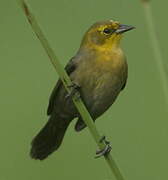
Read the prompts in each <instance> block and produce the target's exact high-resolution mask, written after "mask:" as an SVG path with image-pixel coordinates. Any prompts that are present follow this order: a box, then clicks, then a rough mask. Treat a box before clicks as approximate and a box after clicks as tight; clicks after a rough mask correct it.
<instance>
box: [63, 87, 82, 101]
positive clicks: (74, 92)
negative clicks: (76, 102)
mask: <svg viewBox="0 0 168 180" xmlns="http://www.w3.org/2000/svg"><path fill="white" fill-rule="evenodd" d="M68 87H69V88H71V91H70V93H68V94H67V95H66V96H65V98H66V99H68V98H72V97H73V96H74V95H76V99H78V98H80V93H79V89H80V86H79V85H78V84H76V83H72V84H71V85H69V86H68Z"/></svg>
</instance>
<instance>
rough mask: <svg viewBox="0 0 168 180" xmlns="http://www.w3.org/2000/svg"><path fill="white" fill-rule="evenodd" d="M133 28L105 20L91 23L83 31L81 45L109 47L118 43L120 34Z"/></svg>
mask: <svg viewBox="0 0 168 180" xmlns="http://www.w3.org/2000/svg"><path fill="white" fill-rule="evenodd" d="M131 29H134V27H133V26H128V25H123V24H120V23H119V22H118V21H113V20H107V21H101V22H97V23H95V24H93V25H92V26H91V27H90V28H89V29H88V31H87V32H86V33H85V35H84V38H83V40H82V43H81V47H89V48H96V47H97V48H103V49H104V48H105V49H111V48H112V47H117V46H118V45H119V43H120V39H121V37H122V34H123V33H124V32H126V31H129V30H131Z"/></svg>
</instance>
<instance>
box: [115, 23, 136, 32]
mask: <svg viewBox="0 0 168 180" xmlns="http://www.w3.org/2000/svg"><path fill="white" fill-rule="evenodd" d="M132 29H135V27H133V26H129V25H124V24H120V26H119V28H118V29H117V30H116V33H117V34H122V33H124V32H127V31H130V30H132Z"/></svg>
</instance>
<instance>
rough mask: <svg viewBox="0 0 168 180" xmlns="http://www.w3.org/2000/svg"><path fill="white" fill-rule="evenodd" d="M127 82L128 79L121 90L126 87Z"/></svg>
mask: <svg viewBox="0 0 168 180" xmlns="http://www.w3.org/2000/svg"><path fill="white" fill-rule="evenodd" d="M126 84H127V80H126V81H125V83H124V84H123V86H122V88H121V91H122V90H123V89H124V88H125V86H126Z"/></svg>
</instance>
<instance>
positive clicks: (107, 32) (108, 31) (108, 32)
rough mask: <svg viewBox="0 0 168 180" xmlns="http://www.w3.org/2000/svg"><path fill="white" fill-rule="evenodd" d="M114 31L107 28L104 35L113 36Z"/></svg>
mask: <svg viewBox="0 0 168 180" xmlns="http://www.w3.org/2000/svg"><path fill="white" fill-rule="evenodd" d="M112 32H113V31H112V29H109V28H105V29H104V30H103V33H104V34H105V35H109V34H111V33H112Z"/></svg>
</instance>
